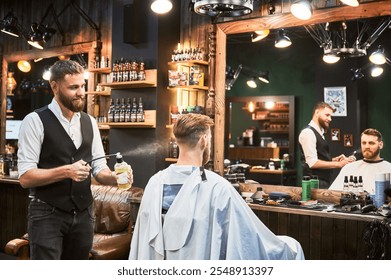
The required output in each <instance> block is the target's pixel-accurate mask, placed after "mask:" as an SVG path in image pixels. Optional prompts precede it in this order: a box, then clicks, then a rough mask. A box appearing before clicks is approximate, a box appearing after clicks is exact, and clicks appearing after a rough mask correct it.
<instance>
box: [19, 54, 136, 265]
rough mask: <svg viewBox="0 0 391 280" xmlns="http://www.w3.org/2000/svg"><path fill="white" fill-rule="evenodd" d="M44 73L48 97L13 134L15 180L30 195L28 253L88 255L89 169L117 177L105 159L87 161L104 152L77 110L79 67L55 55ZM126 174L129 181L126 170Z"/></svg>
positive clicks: (110, 181)
mask: <svg viewBox="0 0 391 280" xmlns="http://www.w3.org/2000/svg"><path fill="white" fill-rule="evenodd" d="M50 73H51V77H50V86H51V89H52V91H53V94H54V98H53V100H52V102H51V103H50V104H49V105H47V106H44V107H42V108H40V109H38V110H36V111H35V112H32V113H30V114H28V115H27V116H26V117H25V118H24V120H23V122H22V125H21V129H20V134H19V149H18V170H19V179H20V184H21V186H22V187H23V188H28V189H29V197H30V198H31V201H30V204H29V213H28V234H29V246H30V258H31V259H41V260H59V259H76V260H80V259H88V256H89V252H90V250H91V248H92V240H93V233H94V214H93V211H92V201H93V198H92V194H91V189H90V185H91V174H92V175H93V176H94V177H95V179H96V180H97V181H98V182H99V183H101V184H107V185H115V184H117V178H116V176H115V174H113V173H112V171H111V170H110V169H109V167H108V166H107V164H106V159H105V158H102V159H100V160H99V159H98V160H95V161H94V162H92V163H91V166H90V165H89V164H87V161H89V160H91V159H95V158H98V157H102V156H104V149H103V145H102V141H101V137H100V133H99V129H98V125H97V123H96V120H95V119H94V118H93V117H92V116H89V115H88V114H86V113H84V112H82V110H83V108H84V106H85V102H86V95H85V80H84V77H83V74H84V69H83V67H82V66H81V65H80V64H79V63H77V62H75V61H72V60H60V61H57V62H56V63H55V64H54V65H53V66H52V67H51V68H50ZM130 170H131V169H130ZM128 179H129V181H130V183H132V181H133V174H132V171H130V172H129V176H128Z"/></svg>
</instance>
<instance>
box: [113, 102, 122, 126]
mask: <svg viewBox="0 0 391 280" xmlns="http://www.w3.org/2000/svg"><path fill="white" fill-rule="evenodd" d="M120 109H121V107H120V103H119V99H118V98H116V99H115V105H114V122H119V115H120Z"/></svg>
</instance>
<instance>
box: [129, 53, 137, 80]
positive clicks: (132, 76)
mask: <svg viewBox="0 0 391 280" xmlns="http://www.w3.org/2000/svg"><path fill="white" fill-rule="evenodd" d="M137 70H138V64H137V61H136V59H135V58H133V60H132V63H131V66H130V77H129V81H137Z"/></svg>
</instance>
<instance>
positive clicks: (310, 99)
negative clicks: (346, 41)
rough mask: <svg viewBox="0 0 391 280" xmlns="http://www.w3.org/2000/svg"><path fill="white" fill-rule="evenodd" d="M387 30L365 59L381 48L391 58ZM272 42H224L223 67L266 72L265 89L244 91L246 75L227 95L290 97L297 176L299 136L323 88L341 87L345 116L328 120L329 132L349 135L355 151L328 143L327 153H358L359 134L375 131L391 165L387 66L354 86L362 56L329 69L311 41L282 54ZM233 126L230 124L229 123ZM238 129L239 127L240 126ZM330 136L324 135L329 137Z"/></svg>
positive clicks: (389, 69) (296, 43)
mask: <svg viewBox="0 0 391 280" xmlns="http://www.w3.org/2000/svg"><path fill="white" fill-rule="evenodd" d="M388 33H391V32H390V31H389V30H387V31H386V32H385V33H383V35H382V37H380V38H379V39H378V40H377V41H376V42H375V44H373V45H372V47H371V48H370V49H369V50H368V54H369V53H371V52H372V51H373V50H375V49H376V48H377V45H378V44H380V43H381V44H383V45H384V46H385V48H386V51H387V49H388V50H389V53H391V43H390V37H391V36H387V34H388ZM273 44H274V42H273V40H272V39H267V40H265V41H260V42H257V43H251V42H248V43H243V42H242V43H239V42H238V41H237V40H230V39H228V41H227V65H230V66H232V67H237V66H238V65H239V64H243V65H246V66H248V67H250V68H252V69H254V70H259V71H262V70H269V72H270V74H269V75H270V76H269V78H270V84H263V83H258V87H257V88H256V89H251V88H249V87H248V86H247V85H246V83H245V80H246V78H247V77H246V76H245V75H243V74H241V75H240V76H239V78H238V80H237V81H236V83H235V84H234V86H233V88H232V89H231V91H227V92H226V95H227V96H261V95H293V96H295V107H296V108H295V110H296V112H295V128H296V131H295V139H296V153H295V154H296V155H295V156H296V168H297V169H298V171H299V174H298V175H299V176H298V179H300V175H301V167H300V164H299V160H300V157H299V153H298V151H299V145H298V141H297V138H298V134H299V133H300V130H301V129H302V128H303V127H305V126H306V125H307V123H308V122H309V121H310V120H311V116H312V108H313V106H314V104H315V103H316V102H317V101H321V100H323V88H324V87H328V86H346V88H347V98H348V116H347V117H333V120H332V123H331V125H330V128H340V129H341V134H345V133H346V134H353V136H354V146H353V147H351V148H347V147H344V146H343V141H341V142H331V141H330V150H331V154H332V155H333V156H334V155H337V154H340V153H345V154H346V155H348V154H351V153H352V152H353V151H354V150H355V149H358V148H360V140H359V137H360V133H361V131H362V130H363V129H365V128H367V127H374V128H376V129H378V130H380V131H381V132H382V133H383V135H384V140H385V147H384V149H383V150H382V156H383V157H384V158H386V159H388V160H391V144H388V140H389V141H391V126H390V125H389V124H388V119H389V117H390V115H391V113H390V110H389V108H390V105H391V82H390V81H391V66H390V65H384V69H385V71H384V73H383V75H382V76H381V77H379V78H372V77H369V74H368V73H365V77H364V78H363V79H361V80H359V81H352V80H351V73H350V69H351V68H355V67H363V66H364V65H366V64H367V63H368V58H367V57H361V58H349V59H345V60H341V61H339V62H338V63H336V64H334V65H328V64H326V63H324V62H323V61H322V50H321V49H320V48H319V47H318V45H317V44H316V43H315V41H314V40H313V39H312V38H298V39H294V40H293V44H292V45H291V46H290V47H289V48H286V49H277V48H275V47H274V45H273ZM233 122H235V120H233ZM241 125H242V126H243V124H241ZM328 137H329V136H328ZM390 143H391V142H390Z"/></svg>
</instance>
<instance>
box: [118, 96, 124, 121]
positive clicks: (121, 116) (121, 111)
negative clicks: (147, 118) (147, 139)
mask: <svg viewBox="0 0 391 280" xmlns="http://www.w3.org/2000/svg"><path fill="white" fill-rule="evenodd" d="M125 112H126V107H125V98H121V105H120V111H119V122H125Z"/></svg>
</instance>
